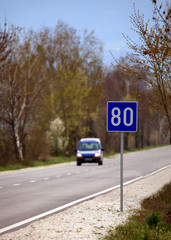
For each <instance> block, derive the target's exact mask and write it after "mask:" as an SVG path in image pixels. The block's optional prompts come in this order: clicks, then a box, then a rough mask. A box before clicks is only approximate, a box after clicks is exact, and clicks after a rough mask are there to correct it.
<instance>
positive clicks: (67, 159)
mask: <svg viewBox="0 0 171 240" xmlns="http://www.w3.org/2000/svg"><path fill="white" fill-rule="evenodd" d="M75 160H76V159H75V157H74V156H73V157H66V156H58V157H50V158H49V159H48V160H45V161H33V162H29V163H27V164H14V165H7V166H0V172H2V171H10V170H18V169H23V168H28V167H41V166H48V165H53V164H60V163H68V162H73V161H75Z"/></svg>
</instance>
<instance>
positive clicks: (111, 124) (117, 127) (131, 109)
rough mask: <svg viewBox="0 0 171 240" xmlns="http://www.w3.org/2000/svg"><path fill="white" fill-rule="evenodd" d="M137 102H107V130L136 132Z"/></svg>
mask: <svg viewBox="0 0 171 240" xmlns="http://www.w3.org/2000/svg"><path fill="white" fill-rule="evenodd" d="M137 108H138V103H137V102H108V105H107V131H109V132H136V131H137V115H138V113H137V112H138V111H137Z"/></svg>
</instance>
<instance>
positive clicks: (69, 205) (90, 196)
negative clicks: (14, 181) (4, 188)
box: [0, 164, 171, 233]
mask: <svg viewBox="0 0 171 240" xmlns="http://www.w3.org/2000/svg"><path fill="white" fill-rule="evenodd" d="M169 167H171V164H170V165H168V166H166V167H163V168H160V169H158V170H157V171H155V172H152V173H150V174H147V175H145V176H141V177H138V178H134V179H132V180H130V181H128V182H125V183H124V186H125V185H128V184H131V183H133V182H136V181H138V180H140V179H144V178H146V177H149V176H152V175H154V174H156V173H158V172H160V171H162V170H164V169H166V168H169ZM119 187H120V184H119V185H117V186H115V187H111V188H108V189H106V190H103V191H101V192H98V193H95V194H92V195H89V196H87V197H84V198H80V199H78V200H75V201H73V202H70V203H67V204H65V205H63V206H60V207H58V208H55V209H52V210H50V211H47V212H44V213H42V214H39V215H37V216H34V217H31V218H28V219H26V220H24V221H21V222H18V223H15V224H12V225H10V226H7V227H4V228H1V229H0V233H4V232H7V231H9V230H11V229H14V228H17V227H20V226H22V225H24V224H27V223H30V222H32V221H35V220H38V219H40V218H43V217H46V216H48V215H50V214H53V213H57V212H59V211H61V210H64V209H65V208H69V207H72V206H74V205H76V204H78V203H81V202H83V201H86V200H89V199H91V198H94V197H97V196H99V195H102V194H105V193H108V192H110V191H112V190H114V189H116V188H119Z"/></svg>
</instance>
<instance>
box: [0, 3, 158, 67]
mask: <svg viewBox="0 0 171 240" xmlns="http://www.w3.org/2000/svg"><path fill="white" fill-rule="evenodd" d="M133 3H135V7H136V9H137V10H138V9H139V10H140V13H143V14H144V16H145V19H146V20H148V19H150V18H151V16H152V10H153V4H152V2H151V0H0V25H1V26H2V25H3V23H4V21H5V19H6V21H7V24H8V26H10V25H11V24H13V25H15V26H20V27H25V28H26V29H30V28H32V29H34V30H35V31H37V30H40V29H41V28H42V27H50V28H51V27H52V28H53V27H55V26H56V25H57V23H58V21H59V20H61V21H63V22H64V23H66V24H68V25H69V26H71V27H73V28H75V29H76V30H77V31H78V34H79V33H80V35H81V33H82V32H83V31H84V30H85V29H87V30H88V31H90V32H91V31H92V30H93V31H94V34H95V36H96V37H97V38H98V39H99V40H101V41H102V43H103V47H104V59H103V61H104V63H105V64H106V65H110V63H111V62H113V58H112V55H111V53H110V52H112V54H113V56H114V57H115V58H119V57H121V56H125V54H126V52H129V51H130V50H129V49H128V46H127V44H126V40H125V39H124V37H123V35H122V33H124V34H125V35H127V36H129V37H131V39H133V40H138V35H137V34H135V33H134V32H133V31H132V30H131V29H130V28H131V27H132V25H131V23H130V18H129V16H130V15H131V14H132V13H133Z"/></svg>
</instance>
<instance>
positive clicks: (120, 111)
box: [107, 102, 138, 212]
mask: <svg viewBox="0 0 171 240" xmlns="http://www.w3.org/2000/svg"><path fill="white" fill-rule="evenodd" d="M137 115H138V103H137V102H108V103H107V131H108V132H120V133H121V134H120V136H121V139H120V154H121V156H120V210H121V212H123V150H124V132H136V131H137V121H138V117H137Z"/></svg>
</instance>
